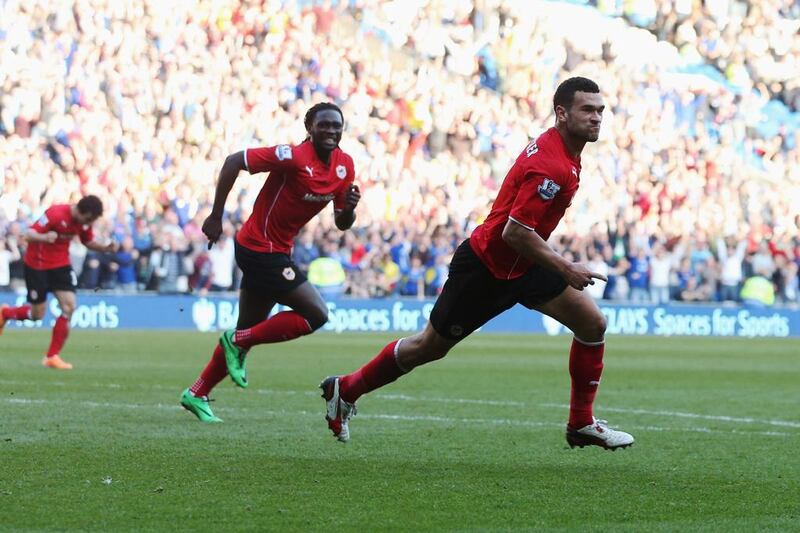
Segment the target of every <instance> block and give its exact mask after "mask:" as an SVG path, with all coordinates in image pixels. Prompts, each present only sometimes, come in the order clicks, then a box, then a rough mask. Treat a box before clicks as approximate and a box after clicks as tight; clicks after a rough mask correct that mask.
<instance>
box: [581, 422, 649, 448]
mask: <svg viewBox="0 0 800 533" xmlns="http://www.w3.org/2000/svg"><path fill="white" fill-rule="evenodd" d="M592 419H593V420H594V423H592V424H589V425H588V426H583V427H582V428H580V429H575V428H571V427H569V425H568V426H567V444H569V446H570V448H574V447H575V446H578V447H579V448H583V447H584V446H600V447H601V448H605V449H606V450H611V451H614V450H616V449H617V448H627V447H628V446H631V445H632V444H633V442H634V439H633V435H631V434H629V433H625V432H624V431H618V430H616V429H611V428H610V427H608V422H606V421H605V420H598V419H597V418H594V417H592Z"/></svg>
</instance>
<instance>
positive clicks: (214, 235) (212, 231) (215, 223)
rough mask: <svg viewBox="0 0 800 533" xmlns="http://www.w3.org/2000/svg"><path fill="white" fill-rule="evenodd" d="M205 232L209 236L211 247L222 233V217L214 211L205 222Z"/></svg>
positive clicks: (209, 246) (209, 245)
mask: <svg viewBox="0 0 800 533" xmlns="http://www.w3.org/2000/svg"><path fill="white" fill-rule="evenodd" d="M203 234H204V235H205V236H206V237H208V248H209V249H211V245H212V244H214V243H215V242H217V240H218V239H219V236H220V235H222V217H221V216H218V215H215V214H213V213H212V214H210V215H208V218H206V220H205V222H203Z"/></svg>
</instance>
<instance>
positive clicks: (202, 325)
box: [192, 298, 217, 331]
mask: <svg viewBox="0 0 800 533" xmlns="http://www.w3.org/2000/svg"><path fill="white" fill-rule="evenodd" d="M192 321H193V322H194V325H195V326H197V329H198V330H200V331H211V330H212V329H214V326H215V324H216V322H217V306H216V305H214V303H213V302H209V301H208V300H207V299H205V298H200V299H199V300H197V301H196V302H195V303H194V305H192Z"/></svg>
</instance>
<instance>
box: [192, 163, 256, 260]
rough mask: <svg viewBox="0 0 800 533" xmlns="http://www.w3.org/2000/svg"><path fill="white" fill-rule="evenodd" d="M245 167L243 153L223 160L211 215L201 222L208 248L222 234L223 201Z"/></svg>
mask: <svg viewBox="0 0 800 533" xmlns="http://www.w3.org/2000/svg"><path fill="white" fill-rule="evenodd" d="M245 168H247V167H246V165H245V162H244V152H243V151H242V152H236V153H233V154H231V155H229V156H228V157H226V158H225V162H224V163H223V164H222V168H221V169H220V171H219V178H218V180H217V190H216V192H215V193H214V207H213V208H212V209H211V214H210V215H208V217H207V218H206V220H205V222H203V233H204V234H205V236H206V237H208V247H209V248H211V245H212V244H214V243H215V242H217V239H219V236H220V235H221V234H222V214H223V212H224V211H225V201H226V200H227V199H228V194H230V192H231V189H232V188H233V184H234V183H235V182H236V178H237V177H238V176H239V172H241V171H242V170H244V169H245Z"/></svg>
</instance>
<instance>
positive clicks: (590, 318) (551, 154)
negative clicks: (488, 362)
mask: <svg viewBox="0 0 800 533" xmlns="http://www.w3.org/2000/svg"><path fill="white" fill-rule="evenodd" d="M599 93H600V89H599V88H598V86H597V84H596V83H594V82H593V81H591V80H589V79H586V78H579V77H577V78H570V79H568V80H566V81H564V82H563V83H562V84H561V85H560V86H559V87H558V89H557V90H556V93H555V95H554V97H553V107H554V109H555V113H556V125H555V127H553V128H550V129H548V130H547V131H545V132H544V133H543V134H542V135H540V136H539V138H538V139H536V140H534V141H532V142H531V143H530V144H528V146H527V147H525V149H524V150H523V151H522V153H521V154H520V155H519V157H518V158H517V160H516V162H515V163H514V165H513V166H512V167H511V169H510V170H509V172H508V174H507V175H506V177H505V180H504V181H503V185H502V186H501V188H500V191H499V193H498V195H497V199H496V200H495V202H494V205H493V206H492V210H491V213H490V214H489V216H488V218H487V219H486V221H485V222H484V223H483V224H482V225H480V226H478V227H477V228H476V229H475V231H474V232H473V233H472V236H471V237H470V238H469V239H468V240H466V241H464V242H463V243H462V244H461V245H460V246H459V247H458V249H457V250H456V252H455V254H454V256H453V259H452V262H451V263H450V276H449V278H448V280H447V282H446V283H445V286H444V289H443V291H442V293H441V295H440V296H439V297H438V299H437V300H436V304H435V306H434V308H433V310H432V312H431V315H430V322H429V323H428V325H427V326H426V327H425V330H424V331H422V333H419V334H417V335H414V336H413V337H407V338H402V339H398V340H395V341H392V342H390V343H389V344H388V345H386V347H384V348H383V350H382V351H381V352H380V353H379V354H378V355H377V356H376V357H375V358H374V359H372V360H371V361H370V362H368V363H367V364H365V365H364V366H362V367H361V368H359V369H358V370H356V371H355V372H353V373H352V374H348V375H346V376H341V377H339V376H333V377H328V378H326V379H325V380H323V382H322V383H321V384H320V388H321V389H322V396H323V398H324V399H325V401H326V406H327V414H326V419H327V420H328V427H329V428H330V429H331V430H332V431H333V434H334V435H335V436H336V437H337V438H338V439H339V440H340V441H347V440H348V439H349V436H350V432H349V427H348V422H349V420H350V418H351V417H352V416H353V415H354V414H355V413H356V406H355V402H356V400H358V398H360V397H361V396H362V395H364V394H366V393H368V392H371V391H373V390H375V389H378V388H380V387H383V386H384V385H387V384H388V383H391V382H393V381H395V380H396V379H397V378H399V377H400V376H402V375H404V374H406V373H408V372H410V371H411V370H412V369H414V368H415V367H417V366H420V365H423V364H426V363H429V362H431V361H435V360H436V359H441V358H442V357H444V356H445V355H446V354H447V352H449V351H450V349H451V348H453V346H455V345H456V344H457V343H458V342H459V341H461V340H462V339H464V338H465V337H466V336H468V335H469V334H470V333H472V332H473V331H475V330H476V329H477V328H479V327H481V326H482V325H483V324H485V323H486V322H488V321H489V320H490V319H492V318H494V317H495V316H497V315H499V314H500V313H502V312H503V311H505V310H506V309H510V308H511V307H512V306H514V305H515V304H517V303H521V304H522V305H524V306H525V307H527V308H528V309H534V310H537V311H539V312H541V313H544V314H546V315H549V316H551V317H553V318H555V319H556V320H558V321H559V322H561V323H562V324H564V325H565V326H567V327H568V328H570V329H571V330H572V331H573V333H574V335H575V337H574V339H573V341H572V348H571V349H570V357H569V372H570V376H571V378H572V391H571V395H570V408H569V422H568V423H567V431H566V437H567V442H568V443H569V445H570V446H572V447H575V446H580V447H583V446H587V445H593V446H600V447H603V448H606V449H610V450H614V449H617V448H624V447H627V446H630V445H631V444H633V440H634V439H633V437H632V436H631V435H629V434H628V433H624V432H622V431H617V430H614V429H611V428H609V427H608V425H606V423H605V422H604V421H602V420H597V419H596V418H594V416H593V415H592V404H593V402H594V398H595V394H596V392H597V387H598V385H599V384H600V374H601V372H602V370H603V349H604V346H605V345H604V334H605V330H606V320H605V317H604V316H603V314H602V313H601V312H600V310H599V309H598V307H597V305H596V304H595V303H594V300H592V298H591V297H589V295H588V294H587V293H586V292H584V291H583V289H584V288H586V287H587V286H588V285H592V284H594V279H602V280H606V278H605V276H603V275H602V274H598V273H596V272H591V271H590V270H588V269H587V268H585V267H584V266H582V265H580V264H577V263H572V262H570V261H568V260H566V259H565V258H563V257H561V256H560V255H558V254H557V253H556V252H554V251H553V249H552V248H550V246H549V245H548V244H547V242H546V241H547V238H548V237H549V236H550V234H551V233H552V232H553V230H554V229H555V228H556V226H557V225H558V223H559V221H560V220H561V218H562V217H563V216H564V212H565V211H566V209H567V207H569V205H570V202H571V201H572V197H573V196H574V195H575V192H576V191H577V190H578V184H579V182H580V179H579V178H580V171H581V160H580V154H581V152H582V151H583V148H584V146H585V144H586V143H587V142H594V141H596V140H597V138H598V135H599V133H600V122H601V119H602V115H603V109H604V108H605V106H604V104H603V99H602V97H601V96H600V94H599Z"/></svg>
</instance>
